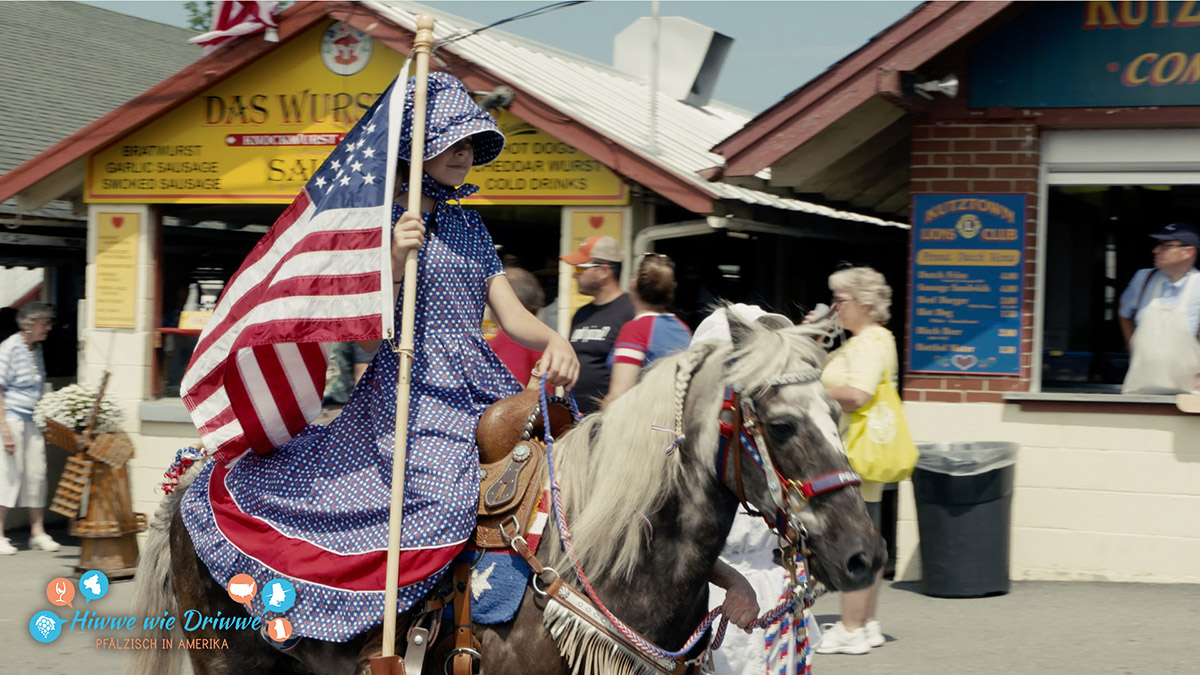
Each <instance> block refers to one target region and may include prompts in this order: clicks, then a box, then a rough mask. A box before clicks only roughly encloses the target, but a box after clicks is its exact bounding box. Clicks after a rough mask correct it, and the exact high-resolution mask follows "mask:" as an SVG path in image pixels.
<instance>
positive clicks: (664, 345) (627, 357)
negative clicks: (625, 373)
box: [608, 313, 692, 369]
mask: <svg viewBox="0 0 1200 675" xmlns="http://www.w3.org/2000/svg"><path fill="white" fill-rule="evenodd" d="M691 339H692V332H691V331H689V330H688V327H687V325H686V324H684V323H683V322H682V321H680V320H679V319H677V318H676V317H675V315H674V314H650V313H646V314H639V315H638V316H636V317H634V318H633V321H630V322H628V323H626V324H625V325H624V326H622V327H621V332H620V333H619V334H618V335H617V341H616V344H614V345H613V350H612V352H611V353H610V354H609V355H608V367H609V369H611V368H612V367H613V365H614V364H617V363H628V364H632V365H635V366H638V367H642V368H644V367H646V366H648V365H650V364H651V363H654V362H655V361H656V360H658V359H661V358H662V357H664V356H670V355H671V354H674V353H675V352H677V351H680V350H682V349H687V346H688V343H690V342H691Z"/></svg>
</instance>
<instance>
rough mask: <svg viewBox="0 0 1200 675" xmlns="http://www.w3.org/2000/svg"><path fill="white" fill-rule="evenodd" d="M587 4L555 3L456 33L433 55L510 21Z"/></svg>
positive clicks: (441, 42)
mask: <svg viewBox="0 0 1200 675" xmlns="http://www.w3.org/2000/svg"><path fill="white" fill-rule="evenodd" d="M585 2H589V0H570V1H569V2H554V3H551V4H549V5H545V6H544V7H538V8H537V9H531V10H529V11H528V12H523V13H521V14H514V15H513V16H510V17H507V18H504V19H500V20H499V21H494V22H492V23H490V24H488V25H486V26H482V27H480V28H476V29H475V30H472V31H466V32H462V33H455V34H454V35H451V36H449V37H447V38H445V39H442V40H438V41H437V42H436V43H434V45H433V49H432V53H436V52H437V50H438V49H440V48H442V47H445V46H446V45H448V44H452V43H454V42H458V41H459V40H463V39H466V38H469V37H471V36H472V35H477V34H479V33H482V32H483V31H485V30H488V29H491V28H495V27H496V26H501V25H504V24H506V23H509V22H510V21H517V20H519V19H529V18H532V17H535V16H539V15H542V14H546V13H549V12H553V11H555V10H558V9H565V8H567V7H571V6H573V5H582V4H583V3H585Z"/></svg>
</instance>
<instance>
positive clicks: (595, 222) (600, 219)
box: [588, 216, 604, 230]
mask: <svg viewBox="0 0 1200 675" xmlns="http://www.w3.org/2000/svg"><path fill="white" fill-rule="evenodd" d="M588 223H589V224H590V225H591V226H592V228H594V229H597V230H598V229H600V227H601V226H602V225H604V216H592V217H591V218H588Z"/></svg>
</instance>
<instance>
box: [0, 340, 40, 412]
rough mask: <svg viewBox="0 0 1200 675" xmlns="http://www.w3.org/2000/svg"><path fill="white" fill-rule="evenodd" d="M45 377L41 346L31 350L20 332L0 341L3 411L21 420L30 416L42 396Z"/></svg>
mask: <svg viewBox="0 0 1200 675" xmlns="http://www.w3.org/2000/svg"><path fill="white" fill-rule="evenodd" d="M45 381H46V362H45V361H44V360H43V359H42V346H41V345H37V346H36V347H34V348H33V350H32V351H31V350H30V349H29V348H28V347H26V346H25V339H24V338H22V337H21V333H19V332H18V333H14V334H13V335H11V336H9V338H8V339H7V340H5V341H4V342H0V389H3V390H4V412H6V413H11V414H14V415H16V416H17V417H20V418H21V419H23V420H32V419H33V407H34V406H36V405H37V402H38V399H40V398H41V397H42V383H43V382H45Z"/></svg>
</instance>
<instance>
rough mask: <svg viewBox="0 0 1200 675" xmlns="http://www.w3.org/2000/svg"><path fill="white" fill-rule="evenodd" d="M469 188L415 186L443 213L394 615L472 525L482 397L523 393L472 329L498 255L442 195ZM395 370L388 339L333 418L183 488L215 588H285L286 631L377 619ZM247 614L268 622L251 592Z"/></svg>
mask: <svg viewBox="0 0 1200 675" xmlns="http://www.w3.org/2000/svg"><path fill="white" fill-rule="evenodd" d="M476 189H477V188H475V187H474V186H471V185H464V186H463V187H462V188H459V189H458V190H457V191H455V192H454V193H452V194H451V193H448V192H447V191H445V190H444V189H442V188H440V187H439V186H436V185H432V184H430V182H427V184H426V186H425V191H426V194H430V191H431V190H432V192H433V193H434V196H435V199H436V200H437V201H438V206H437V208H436V219H435V224H434V225H432V226H430V225H429V219H428V216H426V225H427V228H428V229H427V235H426V243H425V245H424V246H423V247H422V248H421V250H420V254H419V257H418V260H419V266H420V267H419V268H420V277H419V279H418V281H417V305H416V321H415V325H414V347H415V352H414V363H413V373H412V387H411V389H412V393H411V396H412V398H411V409H410V410H411V411H410V418H409V430H408V457H407V467H406V474H405V485H404V511H403V513H404V516H403V529H402V534H401V549H402V554H401V562H400V566H399V568H400V569H399V575H400V591H399V609H400V611H404V610H406V609H408V608H409V607H410V606H412V604H413V603H414V602H416V601H417V600H418V599H420V598H421V597H423V596H424V595H425V594H426V593H427V592H428V591H429V590H430V589H431V588H432V587H433V586H434V585H435V584H436V583H437V582H438V581H439V580H440V578H441V577H442V576H443V575H444V574H445V572H446V570H447V566H448V565H449V563H450V561H451V560H452V559H453V558H454V556H455V555H456V554H457V553H458V552H459V551H460V550H461V549H462V547H463V545H464V543H465V542H466V540H467V538H468V537H469V536H470V534H471V532H472V530H473V529H474V527H475V511H476V506H477V502H478V498H479V454H478V450H477V448H476V445H475V427H476V424H477V422H478V420H479V416H480V415H481V414H482V413H483V411H484V409H485V408H486V407H487V406H488V405H490V404H492V403H493V402H495V401H497V400H499V399H501V398H503V397H506V396H510V395H513V394H516V393H519V392H520V391H521V386H520V384H519V383H518V382H517V381H516V379H514V378H513V376H512V375H511V374H510V373H509V371H508V369H507V368H506V367H505V366H504V364H503V363H502V362H501V361H500V360H499V358H498V357H497V356H496V355H495V353H494V352H493V351H492V349H491V347H489V346H488V344H487V342H486V341H485V339H484V337H483V335H482V333H481V332H480V325H481V323H482V320H483V310H484V306H485V304H486V302H487V284H488V280H489V279H490V278H491V277H492V276H494V275H496V274H501V273H503V268H502V266H501V263H500V259H499V258H498V257H497V255H496V252H495V250H494V248H493V246H492V239H491V236H490V235H489V234H488V232H487V229H486V228H485V227H484V224H483V221H482V219H481V218H480V216H479V214H478V213H476V212H474V211H466V210H464V209H462V208H461V206H459V205H457V204H450V203H448V200H450V199H458V198H461V197H466V196H467V195H470V194H472V193H473V192H475V190H476ZM400 213H401V209H400V208H399V207H396V208H395V210H394V216H395V217H396V218H399V216H400ZM396 324H397V326H399V324H400V306H399V303H397V306H396ZM397 373H398V359H397V356H396V355H395V354H394V353H393V352H392V351H391V349H390V347H389V346H388V345H387V344H386V343H385V344H384V345H383V346H382V347H380V349H379V352H378V353H377V354H376V355H375V359H374V361H373V362H372V363H371V365H370V367H369V368H368V369H367V372H366V374H364V375H363V377H362V380H361V381H360V382H359V383H358V385H357V386H356V387H355V389H354V391H353V393H352V394H351V397H350V400H349V401H348V402H347V403H346V405H345V407H344V408H343V409H342V412H341V414H340V415H339V416H338V417H337V418H336V419H335V420H334V421H333V422H332V423H331V424H329V425H327V426H324V425H311V426H309V427H308V428H306V429H305V430H304V431H302V432H301V433H300V434H299V435H298V436H296V437H295V438H293V439H292V440H291V441H289V442H287V443H285V444H284V445H281V446H279V447H278V448H277V449H276V450H275V451H274V452H271V453H269V454H266V455H256V454H254V453H252V452H247V453H246V454H244V455H242V456H240V457H239V458H238V459H237V460H236V461H235V462H233V463H232V464H231V465H226V464H224V463H222V462H220V461H210V462H208V463H207V464H206V465H205V466H204V468H203V470H202V471H201V472H200V474H199V475H198V476H197V478H196V479H195V481H194V482H193V484H192V485H191V487H190V488H189V489H188V491H187V493H186V494H185V495H184V497H183V501H182V513H183V520H184V523H185V524H186V526H187V529H188V532H189V533H190V534H191V538H192V541H193V542H194V543H195V546H196V552H197V553H198V555H199V556H200V558H201V559H202V560H203V561H204V563H205V564H206V565H207V566H208V568H209V571H210V572H211V574H212V576H213V578H214V579H216V580H217V582H219V583H221V584H222V585H227V584H228V582H229V580H230V579H231V578H232V577H233V576H234V575H236V574H249V575H250V576H252V577H253V578H254V579H255V581H256V582H257V583H258V588H260V589H261V588H264V587H266V585H267V583H268V582H269V581H270V580H271V579H274V578H277V577H282V578H285V579H288V580H289V581H291V582H292V584H293V585H294V586H295V588H296V594H295V604H294V605H293V606H292V607H291V608H290V609H288V610H287V611H286V612H284V613H282V616H284V617H285V618H286V619H288V620H289V621H290V622H291V624H292V628H293V635H300V636H304V637H309V638H315V639H319V640H332V641H337V642H341V641H345V640H348V639H350V638H351V637H353V636H354V635H357V634H359V633H362V632H363V631H365V630H367V629H369V628H371V627H373V626H375V625H378V624H379V623H381V622H382V617H383V602H384V598H383V596H384V593H383V589H384V578H385V568H386V564H385V558H386V555H387V535H388V507H389V500H390V492H391V482H392V481H391V474H392V455H393V452H392V447H393V446H392V444H393V430H394V427H395V401H396V381H397V377H398V374H397ZM249 610H250V612H251V613H252V614H253V615H256V616H264V617H267V618H268V619H270V618H274V617H275V616H277V615H278V614H276V613H274V612H271V611H270V610H271V608H270V607H267V606H265V605H264V598H263V597H262V594H261V593H260V594H257V595H256V596H255V598H254V600H253V602H252V603H251V605H250V607H249Z"/></svg>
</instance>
